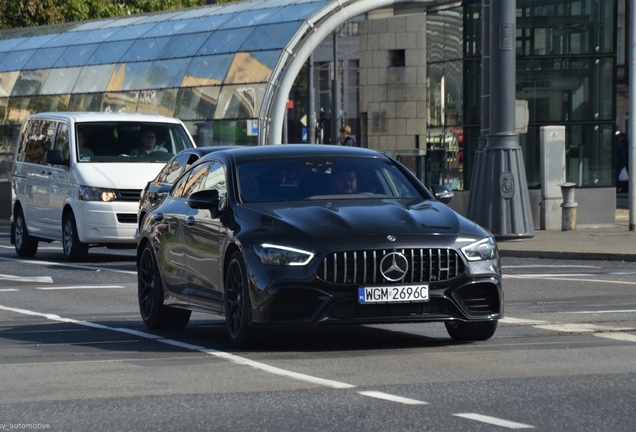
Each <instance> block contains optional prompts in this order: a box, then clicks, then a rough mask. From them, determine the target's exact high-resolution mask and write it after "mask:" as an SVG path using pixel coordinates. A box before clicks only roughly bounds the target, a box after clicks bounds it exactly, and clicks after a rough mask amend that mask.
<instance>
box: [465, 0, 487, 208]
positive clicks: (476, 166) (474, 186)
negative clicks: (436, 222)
mask: <svg viewBox="0 0 636 432" xmlns="http://www.w3.org/2000/svg"><path fill="white" fill-rule="evenodd" d="M489 133H490V0H483V1H482V4H481V135H480V137H479V147H477V151H476V152H475V161H474V163H473V173H472V176H471V181H470V195H469V196H468V209H467V212H466V216H468V219H471V220H479V219H481V218H480V217H479V216H478V215H477V213H478V212H479V211H481V210H482V209H483V206H482V191H483V188H482V187H481V184H482V182H483V178H484V175H485V173H484V159H485V157H486V156H485V150H486V143H487V137H488V134H489Z"/></svg>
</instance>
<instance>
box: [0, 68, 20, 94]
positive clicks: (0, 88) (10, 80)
mask: <svg viewBox="0 0 636 432" xmlns="http://www.w3.org/2000/svg"><path fill="white" fill-rule="evenodd" d="M18 75H20V72H18V71H15V72H2V73H0V96H2V97H7V96H9V95H10V94H11V92H12V91H13V86H14V85H15V82H16V81H17V79H18Z"/></svg>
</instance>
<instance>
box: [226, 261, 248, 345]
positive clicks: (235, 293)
mask: <svg viewBox="0 0 636 432" xmlns="http://www.w3.org/2000/svg"><path fill="white" fill-rule="evenodd" d="M225 321H226V325H227V333H228V336H229V337H230V340H231V341H232V344H233V345H234V346H236V347H246V346H248V345H251V344H253V343H254V329H253V328H251V327H250V323H251V321H252V314H251V313H250V302H249V289H248V283H247V271H246V268H245V261H243V256H242V255H241V253H240V252H238V251H236V252H234V254H233V255H232V258H231V260H230V264H229V265H228V268H227V273H226V276H225Z"/></svg>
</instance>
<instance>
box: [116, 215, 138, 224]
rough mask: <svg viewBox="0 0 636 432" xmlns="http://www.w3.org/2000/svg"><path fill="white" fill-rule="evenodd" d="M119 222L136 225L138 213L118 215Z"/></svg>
mask: <svg viewBox="0 0 636 432" xmlns="http://www.w3.org/2000/svg"><path fill="white" fill-rule="evenodd" d="M117 222H119V223H125V224H136V223H137V213H117Z"/></svg>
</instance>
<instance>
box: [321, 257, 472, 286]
mask: <svg viewBox="0 0 636 432" xmlns="http://www.w3.org/2000/svg"><path fill="white" fill-rule="evenodd" d="M391 252H399V253H401V254H402V255H404V258H406V262H407V263H408V269H407V271H406V274H405V275H404V277H403V278H402V279H400V280H399V281H389V280H387V279H385V277H384V276H383V275H382V272H381V269H380V267H381V262H382V258H384V256H385V255H387V254H388V253H391ZM463 272H464V262H463V261H462V260H461V258H460V257H459V254H458V253H457V252H456V251H455V250H453V249H399V250H382V249H379V250H358V251H348V252H336V253H333V254H330V255H328V256H326V257H325V259H323V260H322V262H321V263H320V265H319V266H318V270H317V272H316V274H317V276H318V278H319V279H322V280H324V281H327V282H333V283H343V284H387V283H388V284H391V283H421V282H432V281H443V280H448V279H452V278H454V277H457V276H459V275H461V274H462V273H463Z"/></svg>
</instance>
